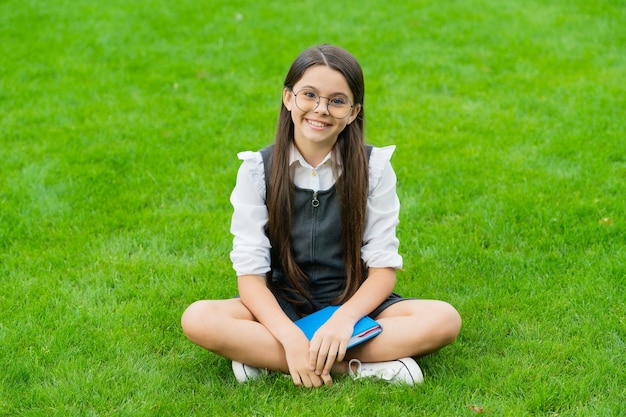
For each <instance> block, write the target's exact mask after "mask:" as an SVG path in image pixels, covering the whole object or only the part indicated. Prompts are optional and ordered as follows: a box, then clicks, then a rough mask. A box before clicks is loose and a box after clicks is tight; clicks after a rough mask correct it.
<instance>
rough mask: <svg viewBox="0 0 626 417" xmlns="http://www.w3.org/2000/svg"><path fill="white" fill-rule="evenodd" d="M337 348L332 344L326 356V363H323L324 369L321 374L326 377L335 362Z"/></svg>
mask: <svg viewBox="0 0 626 417" xmlns="http://www.w3.org/2000/svg"><path fill="white" fill-rule="evenodd" d="M338 349H339V346H338V345H336V344H332V345H331V347H330V349H329V351H328V356H327V357H326V362H325V363H324V369H323V370H322V374H325V375H328V374H329V373H330V370H331V369H332V367H333V365H334V364H335V361H336V360H337V350H338Z"/></svg>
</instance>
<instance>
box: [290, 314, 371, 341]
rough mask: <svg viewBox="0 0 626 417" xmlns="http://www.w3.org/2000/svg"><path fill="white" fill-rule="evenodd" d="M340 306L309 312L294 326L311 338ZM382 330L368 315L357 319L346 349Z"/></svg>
mask: <svg viewBox="0 0 626 417" xmlns="http://www.w3.org/2000/svg"><path fill="white" fill-rule="evenodd" d="M339 307H340V306H328V307H326V308H323V309H321V310H319V311H316V312H315V313H313V314H310V315H308V316H306V317H303V318H301V319H298V320H296V321H295V324H296V326H298V327H299V328H300V330H302V331H303V332H304V334H305V335H306V337H307V339H309V340H311V339H313V335H314V334H315V332H316V331H317V329H319V328H320V327H322V325H323V324H324V323H326V321H328V319H329V318H330V317H331V316H332V315H333V313H334V312H335V311H337V309H338V308H339ZM382 331H383V328H382V327H381V326H380V324H378V322H376V321H374V320H373V319H372V318H370V317H369V316H365V317H363V318H362V319H361V320H359V321H357V322H356V324H355V325H354V331H353V332H352V337H351V338H350V341H349V342H348V349H349V348H351V347H353V346H356V345H358V344H359V343H363V342H365V341H366V340H369V339H371V338H372V337H374V336H378V335H379V334H380V333H381V332H382Z"/></svg>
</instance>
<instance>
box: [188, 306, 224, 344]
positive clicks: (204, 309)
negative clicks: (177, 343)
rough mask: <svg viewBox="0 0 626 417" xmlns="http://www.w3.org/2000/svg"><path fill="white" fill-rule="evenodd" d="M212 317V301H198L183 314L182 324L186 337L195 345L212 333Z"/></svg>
mask: <svg viewBox="0 0 626 417" xmlns="http://www.w3.org/2000/svg"><path fill="white" fill-rule="evenodd" d="M212 317H215V315H213V314H211V303H210V301H196V302H195V303H193V304H191V305H190V306H189V307H187V309H186V310H185V311H184V312H183V315H182V317H181V318H180V324H181V326H182V328H183V332H184V333H185V336H187V338H188V339H189V340H191V341H192V342H194V343H197V342H198V341H199V340H202V339H205V338H206V336H207V335H208V334H210V333H211V327H212V321H213V320H212Z"/></svg>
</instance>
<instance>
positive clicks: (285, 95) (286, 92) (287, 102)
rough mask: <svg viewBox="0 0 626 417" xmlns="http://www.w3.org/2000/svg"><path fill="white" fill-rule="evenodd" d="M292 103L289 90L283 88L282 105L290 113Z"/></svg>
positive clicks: (291, 95)
mask: <svg viewBox="0 0 626 417" xmlns="http://www.w3.org/2000/svg"><path fill="white" fill-rule="evenodd" d="M292 103H293V94H292V93H291V90H290V89H288V88H287V87H285V88H284V89H283V104H284V105H285V107H286V108H287V110H289V111H291V106H292Z"/></svg>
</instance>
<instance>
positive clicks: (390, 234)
mask: <svg viewBox="0 0 626 417" xmlns="http://www.w3.org/2000/svg"><path fill="white" fill-rule="evenodd" d="M364 92H365V91H364V82H363V73H362V70H361V66H360V65H359V63H358V62H357V61H356V59H355V58H354V57H353V56H352V55H351V54H350V53H349V52H348V51H346V50H344V49H342V48H339V47H336V46H332V45H320V46H317V47H313V48H309V49H306V50H305V51H303V52H302V53H301V54H300V55H299V56H298V57H297V58H296V60H295V61H294V62H293V64H292V66H291V68H290V70H289V72H288V73H287V76H286V78H285V82H284V89H283V93H282V104H281V110H280V115H279V120H278V128H277V133H276V139H275V142H274V144H273V145H270V146H268V147H266V148H264V149H262V150H261V151H259V152H242V153H240V154H239V157H240V159H242V160H243V163H242V164H241V167H240V169H239V173H238V175H237V183H236V185H235V188H234V190H233V192H232V195H231V203H232V205H233V208H234V212H233V217H232V224H231V232H232V233H233V236H234V239H233V250H232V252H231V260H232V262H233V268H234V269H235V271H236V274H237V277H238V289H239V297H238V298H234V299H229V300H202V301H197V302H195V303H193V304H192V305H191V306H189V307H188V308H187V310H186V311H185V312H184V314H183V317H182V326H183V330H184V332H185V334H186V335H187V337H188V338H189V339H190V340H191V341H192V342H194V343H196V344H198V345H200V346H202V347H204V348H206V349H208V350H209V351H212V352H214V353H217V354H219V355H221V356H224V357H226V358H228V359H230V360H232V365H233V371H234V373H235V377H236V378H237V380H238V381H240V382H244V381H247V380H250V379H255V378H257V377H258V376H259V375H261V374H262V372H261V370H271V371H279V372H283V373H287V374H289V375H290V376H291V378H292V379H293V382H294V383H295V384H296V385H302V386H306V387H319V386H322V385H330V384H332V381H333V380H332V375H338V374H345V373H349V374H350V375H351V376H352V377H354V378H361V377H376V378H381V379H384V380H387V381H389V382H394V383H406V384H411V385H412V384H415V383H419V382H421V381H422V379H423V375H422V371H421V369H420V367H419V366H418V365H417V363H416V362H415V360H414V359H413V357H420V356H423V355H426V354H429V353H432V352H434V351H436V350H438V349H441V348H442V347H444V346H446V345H448V344H450V343H452V342H453V341H454V340H455V339H456V337H457V335H458V332H459V330H460V328H461V319H460V317H459V314H458V313H457V311H456V310H455V309H454V308H453V307H452V306H451V305H450V304H448V303H445V302H443V301H436V300H421V299H408V298H403V297H401V296H400V295H398V294H396V293H394V292H393V289H394V286H395V283H396V270H397V269H400V268H402V257H401V256H400V255H399V254H398V245H399V242H398V239H397V238H396V226H397V224H398V215H399V209H400V204H399V201H398V197H397V194H396V176H395V173H394V171H393V168H392V166H391V164H390V159H391V156H392V154H393V152H394V150H395V147H393V146H389V147H384V148H376V147H372V146H366V144H365V141H364V132H363V125H364V120H365V114H364V108H363V99H364ZM329 305H340V308H339V309H338V310H337V311H336V312H335V314H333V315H332V317H331V318H330V319H329V320H328V321H327V322H326V323H325V324H324V325H323V326H322V327H321V328H320V329H319V330H318V331H317V332H316V333H315V335H314V337H313V338H312V339H311V341H310V342H309V340H308V339H307V338H306V336H305V335H304V333H303V332H302V331H301V330H300V329H299V328H298V327H297V326H296V325H295V324H294V321H295V320H297V319H299V318H301V317H303V316H306V315H308V314H311V313H313V312H315V311H317V310H320V309H322V308H324V307H326V306H329ZM364 316H370V317H371V318H373V319H375V320H376V321H378V323H380V325H381V326H382V328H383V332H382V333H381V334H380V335H379V336H377V337H375V338H373V339H371V340H370V341H367V342H365V343H363V344H361V345H358V346H355V347H353V348H351V349H347V348H346V346H347V343H348V340H349V339H350V336H351V335H352V330H353V327H354V325H355V323H356V322H357V321H358V320H359V319H361V318H362V317H364Z"/></svg>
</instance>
